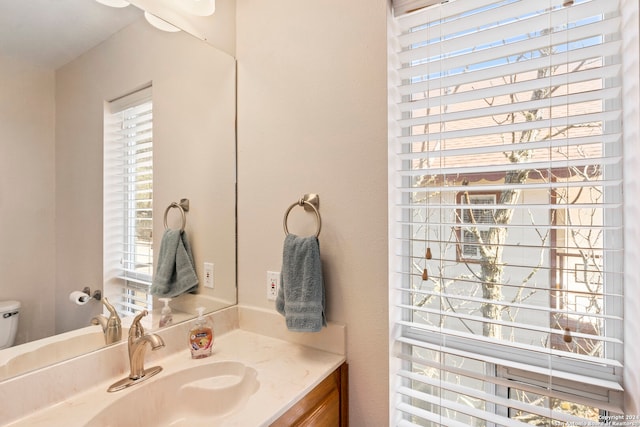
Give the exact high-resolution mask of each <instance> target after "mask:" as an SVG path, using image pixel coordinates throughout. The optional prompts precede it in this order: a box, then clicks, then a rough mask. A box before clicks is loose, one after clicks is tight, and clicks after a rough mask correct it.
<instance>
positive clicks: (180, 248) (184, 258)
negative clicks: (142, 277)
mask: <svg viewBox="0 0 640 427" xmlns="http://www.w3.org/2000/svg"><path fill="white" fill-rule="evenodd" d="M197 289H198V276H197V275H196V270H195V267H194V264H193V255H192V254H191V246H190V245H189V240H188V239H187V234H186V233H185V232H184V231H180V230H172V229H167V230H166V231H165V232H164V235H163V236H162V242H161V243H160V253H159V254H158V266H157V268H156V274H155V275H154V276H153V280H152V282H151V291H150V292H151V293H152V294H153V295H157V296H160V297H168V298H173V297H176V296H178V295H180V294H183V293H185V292H193V291H196V290H197Z"/></svg>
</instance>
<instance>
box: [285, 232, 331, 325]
mask: <svg viewBox="0 0 640 427" xmlns="http://www.w3.org/2000/svg"><path fill="white" fill-rule="evenodd" d="M324 307H325V295H324V282H323V279H322V263H321V262H320V244H319V242H318V238H317V237H316V236H311V237H298V236H295V235H293V234H288V235H287V237H286V238H285V240H284V249H283V253H282V273H281V280H280V289H279V290H278V295H277V297H276V310H277V311H278V312H279V313H280V314H282V315H283V316H284V317H285V320H286V324H287V328H288V329H289V330H290V331H294V332H318V331H320V329H322V327H323V326H327V322H326V319H325V315H324Z"/></svg>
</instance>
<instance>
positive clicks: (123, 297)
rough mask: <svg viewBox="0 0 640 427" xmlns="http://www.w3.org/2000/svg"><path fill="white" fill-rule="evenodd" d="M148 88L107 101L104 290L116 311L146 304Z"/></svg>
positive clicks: (149, 257) (149, 258)
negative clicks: (109, 296)
mask: <svg viewBox="0 0 640 427" xmlns="http://www.w3.org/2000/svg"><path fill="white" fill-rule="evenodd" d="M152 107H153V104H152V100H151V88H147V89H143V90H141V91H137V92H135V93H133V94H131V95H128V96H126V97H122V98H119V99H117V100H115V101H112V102H110V103H108V104H107V107H106V112H105V124H104V129H105V148H104V182H105V188H104V242H105V248H104V258H105V269H104V270H105V289H107V292H106V293H107V294H108V295H112V303H114V304H115V305H116V308H117V310H118V311H119V312H120V314H122V315H128V314H131V313H136V312H138V311H140V310H142V309H151V301H152V297H151V295H150V293H149V288H150V286H151V277H152V273H153V235H152V231H153V227H152V226H153V108H152Z"/></svg>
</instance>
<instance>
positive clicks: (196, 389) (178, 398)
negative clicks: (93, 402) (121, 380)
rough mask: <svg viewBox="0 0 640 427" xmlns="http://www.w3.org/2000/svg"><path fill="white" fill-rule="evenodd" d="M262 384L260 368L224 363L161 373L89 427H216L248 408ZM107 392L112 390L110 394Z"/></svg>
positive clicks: (124, 395)
mask: <svg viewBox="0 0 640 427" xmlns="http://www.w3.org/2000/svg"><path fill="white" fill-rule="evenodd" d="M259 387H260V384H259V382H258V379H257V373H256V371H255V369H253V368H251V367H248V366H246V365H244V364H243V363H240V362H234V361H223V362H211V363H207V362H205V364H203V365H198V366H193V367H190V368H186V369H182V370H179V371H176V372H173V373H171V374H165V372H161V373H159V374H158V375H157V376H155V377H154V378H152V379H149V380H148V381H145V382H141V383H140V384H136V385H135V386H133V387H131V388H128V389H125V390H122V391H118V392H115V393H113V394H111V393H110V394H109V396H114V397H117V398H116V400H115V401H113V402H112V403H110V404H108V406H106V407H105V408H104V409H102V410H101V411H100V412H98V413H97V414H96V416H95V417H93V418H92V419H91V420H90V421H89V422H88V423H87V424H86V426H85V427H98V426H99V427H109V426H113V427H116V426H117V427H121V426H158V427H162V426H167V427H168V426H172V427H173V426H211V425H212V424H211V421H213V420H216V419H221V418H224V417H225V416H228V415H230V414H232V413H233V412H235V411H237V410H238V409H240V408H242V407H243V405H244V404H245V403H246V402H247V400H249V397H250V396H251V395H252V394H253V393H255V392H256V391H257V390H258V388H259ZM105 393H106V391H105Z"/></svg>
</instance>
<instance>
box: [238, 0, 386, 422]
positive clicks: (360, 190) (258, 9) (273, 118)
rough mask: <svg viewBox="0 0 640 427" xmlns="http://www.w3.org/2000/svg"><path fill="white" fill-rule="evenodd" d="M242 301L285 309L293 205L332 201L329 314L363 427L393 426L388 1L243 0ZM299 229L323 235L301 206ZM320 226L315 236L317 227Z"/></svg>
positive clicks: (325, 248)
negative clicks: (272, 291) (275, 296)
mask: <svg viewBox="0 0 640 427" xmlns="http://www.w3.org/2000/svg"><path fill="white" fill-rule="evenodd" d="M236 17H237V24H236V25H237V36H236V40H237V47H236V52H237V60H238V153H239V154H238V165H239V166H238V182H239V189H238V203H239V206H238V208H239V209H238V212H239V216H238V229H239V236H238V239H239V240H238V248H239V252H238V278H239V302H240V304H243V305H249V306H256V307H261V308H266V309H273V303H272V302H269V301H267V300H266V296H265V293H266V291H265V280H266V272H267V270H273V271H280V267H281V262H282V243H283V239H284V233H283V230H282V218H283V214H284V212H285V210H286V209H287V207H288V206H289V205H290V204H291V203H293V202H295V201H297V200H298V198H299V197H300V196H301V195H302V194H304V193H310V192H315V193H318V194H319V195H320V213H321V215H322V219H323V229H322V233H321V235H320V249H321V253H322V259H323V266H324V273H325V278H326V287H327V298H328V300H327V317H328V319H329V320H330V321H335V322H342V323H345V324H346V325H347V351H348V355H347V359H348V362H349V364H350V378H349V381H350V383H349V384H350V396H349V398H350V415H351V424H352V425H353V426H380V425H385V424H386V423H387V419H388V415H387V414H388V409H387V408H388V400H387V389H388V344H387V343H388V338H387V337H388V326H387V324H388V314H387V313H388V310H387V301H388V291H387V277H388V273H387V101H386V96H387V92H386V86H387V77H386V69H387V58H386V43H387V41H386V2H385V1H384V0H377V1H371V0H356V1H348V2H344V1H338V0H331V1H328V0H323V1H298V0H238V2H237V11H236ZM291 216H292V221H294V222H300V223H301V224H299V225H296V224H294V222H292V224H291V225H290V231H292V232H294V233H296V234H305V233H308V232H309V231H310V230H308V229H306V227H303V226H306V225H307V223H308V224H309V228H311V229H313V227H314V219H313V216H312V215H311V216H305V214H304V211H302V210H301V209H296V210H294V211H292V213H291ZM311 231H312V230H311Z"/></svg>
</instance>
